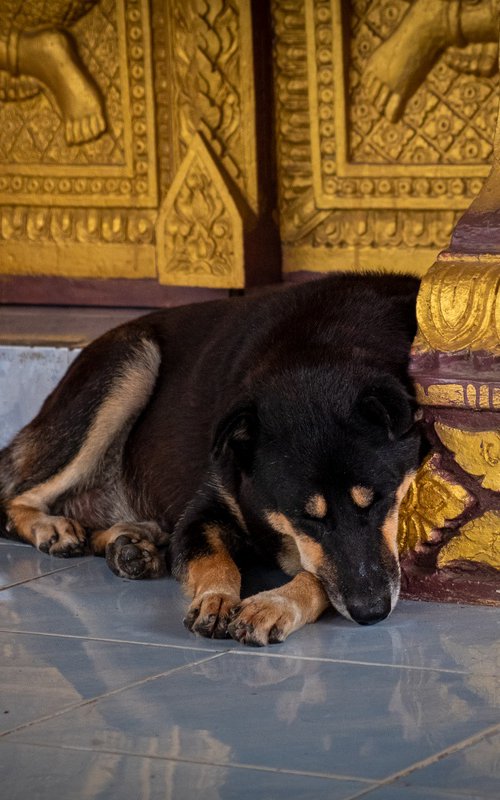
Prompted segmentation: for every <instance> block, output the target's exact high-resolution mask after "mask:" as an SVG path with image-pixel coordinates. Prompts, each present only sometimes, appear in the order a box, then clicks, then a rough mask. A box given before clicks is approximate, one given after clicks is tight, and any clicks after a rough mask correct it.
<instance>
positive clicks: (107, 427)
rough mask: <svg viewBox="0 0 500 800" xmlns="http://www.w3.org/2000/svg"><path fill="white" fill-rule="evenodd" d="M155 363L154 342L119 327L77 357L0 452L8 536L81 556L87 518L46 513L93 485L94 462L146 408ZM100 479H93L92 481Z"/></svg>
mask: <svg viewBox="0 0 500 800" xmlns="http://www.w3.org/2000/svg"><path fill="white" fill-rule="evenodd" d="M159 364H160V352H159V348H158V346H157V344H156V343H155V342H153V341H151V340H150V339H149V338H146V337H145V336H141V334H140V333H138V332H135V331H134V330H127V329H121V330H120V329H119V330H118V331H116V332H111V333H110V334H107V335H106V336H104V337H101V338H100V339H98V340H97V341H96V342H94V343H93V344H91V345H89V347H87V348H86V349H85V350H84V351H83V353H82V354H81V355H80V356H79V357H78V358H77V359H76V360H75V362H74V363H73V365H72V366H71V367H70V369H69V370H68V372H67V373H66V375H65V376H64V378H63V379H62V381H61V383H60V384H59V386H58V387H57V388H56V389H55V390H54V392H53V393H52V394H51V395H50V396H49V397H48V398H47V400H46V401H45V403H44V405H43V406H42V409H41V410H40V413H39V414H38V416H37V417H36V418H35V419H34V420H33V422H31V423H30V424H29V425H27V426H26V428H24V429H23V430H22V431H21V432H20V433H19V434H18V436H17V437H16V438H15V439H14V441H13V442H12V444H11V445H10V447H8V448H7V449H6V450H4V451H3V452H2V453H0V493H1V498H0V500H1V503H2V505H3V508H4V514H6V516H7V524H6V528H7V533H8V534H9V533H14V534H17V535H18V536H19V538H21V539H22V540H24V541H26V542H28V543H30V544H32V545H33V546H34V547H37V548H38V549H39V550H41V551H42V552H45V553H50V554H51V555H56V556H61V557H69V556H75V555H82V554H83V552H84V551H85V548H86V536H85V532H84V530H83V527H82V524H81V523H83V525H84V524H85V520H79V521H76V520H72V519H67V518H66V517H65V516H59V515H57V514H54V515H53V514H51V509H52V511H53V512H54V509H56V510H59V511H60V510H61V509H62V510H64V503H63V502H62V500H61V498H64V497H68V496H71V495H72V494H73V495H75V494H77V493H78V491H79V490H83V489H85V488H88V487H89V486H92V481H93V478H94V477H95V475H96V473H97V471H98V467H99V464H100V463H101V462H102V460H103V458H104V456H105V455H106V453H107V452H108V451H109V449H110V447H111V446H112V445H113V444H115V443H116V442H117V441H119V440H122V441H124V440H125V438H126V436H127V434H128V432H129V430H130V428H131V426H132V424H133V423H134V421H135V420H136V419H137V416H138V415H139V413H140V412H141V410H142V409H143V408H144V407H145V405H146V403H147V401H148V399H149V397H150V395H151V393H152V391H153V388H154V385H155V381H156V377H157V374H158V369H159ZM96 480H97V479H96Z"/></svg>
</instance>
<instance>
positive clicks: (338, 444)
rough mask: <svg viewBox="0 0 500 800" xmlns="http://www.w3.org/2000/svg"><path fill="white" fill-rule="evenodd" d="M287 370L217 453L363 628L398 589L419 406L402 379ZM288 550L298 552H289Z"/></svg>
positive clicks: (233, 424) (230, 428)
mask: <svg viewBox="0 0 500 800" xmlns="http://www.w3.org/2000/svg"><path fill="white" fill-rule="evenodd" d="M364 378H365V380H364V381H360V380H359V379H358V378H357V377H354V376H353V375H352V374H347V375H342V376H341V375H339V374H338V373H336V374H335V375H332V374H330V375H327V376H325V374H324V373H320V372H316V371H313V372H311V371H310V370H303V371H301V372H300V374H298V375H297V374H293V375H290V374H288V375H285V374H284V375H282V376H281V377H280V378H279V379H276V380H275V381H271V382H270V384H269V385H267V386H266V388H265V389H262V390H261V391H260V392H257V393H256V394H255V396H254V398H253V400H252V401H249V402H245V403H242V404H240V405H238V406H236V407H235V408H233V409H232V411H231V412H230V413H229V414H228V415H227V416H226V417H225V418H224V419H223V420H222V422H221V424H220V425H219V428H218V431H217V434H216V438H215V446H214V458H215V460H216V461H217V460H218V461H219V462H222V463H224V460H225V463H226V464H227V461H228V459H229V460H230V461H232V464H233V467H235V468H236V470H237V471H238V476H239V480H238V490H237V494H238V498H237V499H238V501H239V503H240V505H241V507H242V509H243V511H244V512H245V511H246V510H248V509H250V510H251V514H252V515H255V514H257V515H258V517H260V519H262V520H264V521H265V522H266V523H267V524H268V525H269V526H271V527H272V528H273V529H274V531H276V532H278V533H279V534H280V535H281V536H282V537H283V541H284V542H288V544H289V543H290V542H291V540H293V541H294V542H295V545H296V547H297V550H298V553H299V555H300V562H301V565H302V567H303V568H304V569H307V570H308V571H310V572H313V573H314V574H316V575H317V576H318V577H319V578H320V580H321V581H322V583H323V585H324V587H325V589H326V591H327V593H328V596H329V598H330V601H331V603H332V605H333V606H334V607H335V608H336V609H337V610H338V611H340V612H341V613H342V614H343V615H344V616H346V617H348V618H350V619H352V620H355V621H356V622H358V623H360V624H372V623H374V622H378V621H379V620H382V619H384V618H385V617H387V616H388V614H389V613H390V612H391V610H392V609H393V608H394V606H395V604H396V602H397V598H398V595H399V586H400V570H399V560H398V549H397V527H398V512H399V505H400V502H401V500H402V498H403V497H404V494H405V492H406V490H407V488H408V486H409V484H410V482H411V479H412V477H413V474H414V472H415V470H416V468H417V466H418V463H419V459H420V454H421V446H422V442H421V435H420V433H419V431H418V427H417V426H416V425H415V424H414V410H415V408H414V403H413V401H412V399H411V397H410V396H409V395H408V393H407V391H406V390H405V388H404V387H403V385H402V384H401V383H400V382H399V381H398V380H397V379H395V378H394V377H393V376H391V375H382V376H380V375H375V374H373V375H368V376H367V375H365V376H364ZM288 550H289V548H288Z"/></svg>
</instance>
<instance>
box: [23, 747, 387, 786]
mask: <svg viewBox="0 0 500 800" xmlns="http://www.w3.org/2000/svg"><path fill="white" fill-rule="evenodd" d="M11 743H12V744H17V745H21V746H23V747H27V746H29V747H42V748H43V747H45V748H46V749H48V750H70V751H71V752H77V753H82V752H84V753H97V754H101V753H106V754H107V755H122V756H130V757H132V758H151V759H153V760H155V761H163V762H165V761H168V762H169V763H176V764H194V765H196V766H201V767H222V768H224V769H225V768H229V769H232V768H234V769H243V770H255V771H258V772H273V773H278V774H285V775H297V776H299V777H300V776H302V777H306V778H323V779H326V780H336V781H346V782H347V781H355V782H357V783H366V784H369V788H370V789H375V788H376V787H377V785H378V784H377V780H378V779H377V778H362V777H356V776H354V775H342V774H338V773H335V772H316V771H314V770H298V769H289V768H288V767H266V766H265V765H264V764H244V763H242V762H240V761H230V762H228V761H200V760H198V759H196V758H180V757H176V756H162V755H159V754H158V753H137V752H134V751H133V750H124V749H118V748H108V747H104V748H103V747H99V749H95V748H94V747H83V746H78V745H70V744H52V743H51V742H37V741H32V742H31V741H28V740H26V739H12V740H11Z"/></svg>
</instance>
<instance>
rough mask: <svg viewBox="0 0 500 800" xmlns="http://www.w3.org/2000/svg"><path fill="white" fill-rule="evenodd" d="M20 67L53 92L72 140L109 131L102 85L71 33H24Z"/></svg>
mask: <svg viewBox="0 0 500 800" xmlns="http://www.w3.org/2000/svg"><path fill="white" fill-rule="evenodd" d="M18 68H19V72H21V73H23V74H26V75H31V76H33V77H34V78H36V79H37V80H38V81H40V82H41V83H43V84H44V86H46V87H47V89H49V91H50V92H51V94H52V95H53V97H54V99H55V101H56V103H57V105H58V107H59V109H60V110H61V112H62V115H63V118H64V121H65V136H66V141H67V143H68V144H70V145H72V144H81V143H83V142H88V141H91V140H92V139H97V138H98V137H99V136H100V135H101V134H102V133H103V132H104V131H105V129H106V121H105V118H104V109H103V104H102V100H101V96H100V93H99V89H98V88H97V86H96V84H95V83H94V81H93V79H92V78H91V77H90V75H88V73H87V72H86V71H85V67H84V65H83V64H82V63H81V61H80V58H79V56H78V53H77V51H76V48H75V46H74V43H73V39H72V38H71V37H70V36H69V35H68V34H67V33H65V32H64V31H61V30H41V31H35V32H32V33H22V34H20V36H19V44H18Z"/></svg>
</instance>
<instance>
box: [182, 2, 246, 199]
mask: <svg viewBox="0 0 500 800" xmlns="http://www.w3.org/2000/svg"><path fill="white" fill-rule="evenodd" d="M168 13H169V17H170V25H171V27H172V40H173V56H174V57H173V70H174V71H173V76H172V77H173V79H174V97H173V103H172V111H173V112H174V115H175V120H176V128H177V136H175V137H174V140H173V142H172V146H173V149H174V152H175V155H176V160H177V162H178V163H180V160H181V158H182V157H183V155H184V153H185V152H186V149H187V147H188V146H189V143H190V141H191V139H192V138H193V136H194V134H195V133H196V132H199V133H202V134H203V135H204V136H205V138H206V139H207V141H209V142H210V143H211V146H212V148H213V150H214V152H215V153H216V155H217V157H218V158H220V160H221V163H222V164H223V166H224V168H225V170H226V171H227V172H228V174H229V175H230V176H231V178H232V179H233V180H234V181H235V183H236V185H237V186H238V187H239V188H240V190H241V192H242V194H243V196H244V197H245V199H246V200H247V202H248V204H249V206H250V207H251V208H252V209H253V211H254V212H257V210H258V191H257V154H256V131H255V99H254V86H253V80H252V77H253V72H254V69H253V54H252V18H251V9H250V0H240V1H239V2H235V1H234V0H216V2H209V0H201V2H200V0H174V1H173V2H171V3H169V4H168ZM179 148H180V150H179Z"/></svg>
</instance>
